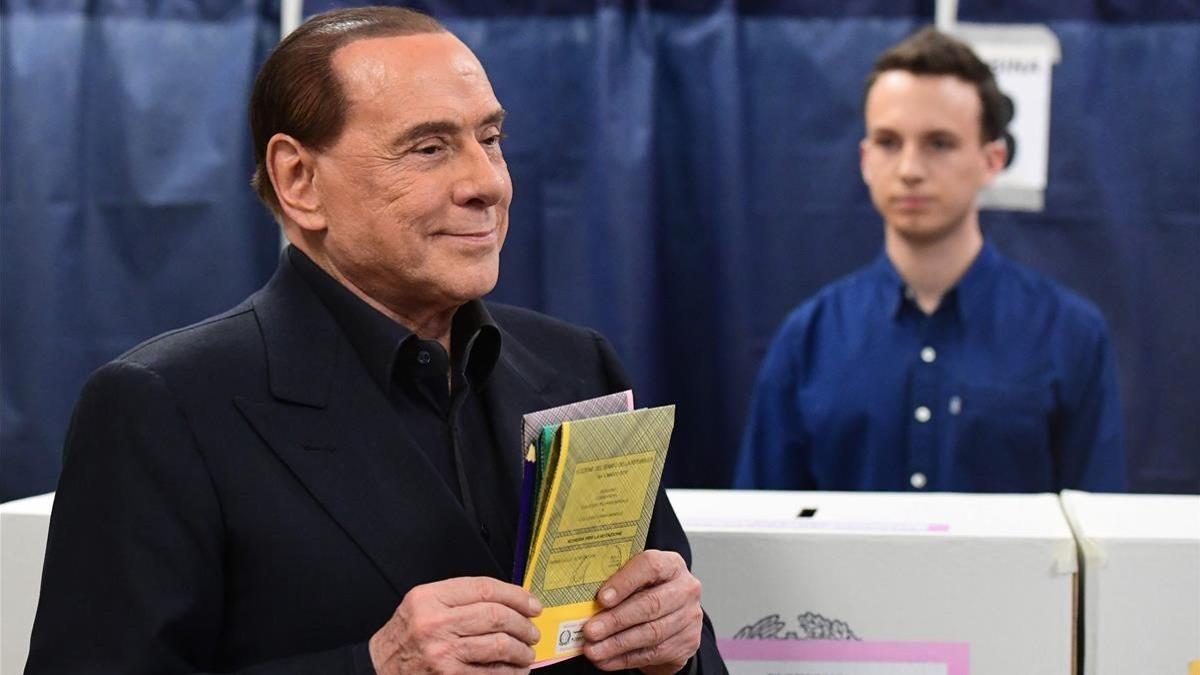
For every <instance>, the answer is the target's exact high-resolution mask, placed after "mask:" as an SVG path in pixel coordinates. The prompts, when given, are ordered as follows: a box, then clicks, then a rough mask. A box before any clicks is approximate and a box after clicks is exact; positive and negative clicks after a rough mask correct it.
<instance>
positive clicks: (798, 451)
mask: <svg viewBox="0 0 1200 675" xmlns="http://www.w3.org/2000/svg"><path fill="white" fill-rule="evenodd" d="M910 295H911V293H910V292H909V291H908V289H907V287H906V286H905V284H904V281H903V280H902V279H901V278H900V276H899V274H897V272H896V270H895V268H894V267H893V266H892V264H891V261H890V260H889V259H888V258H887V256H886V255H885V254H881V255H880V256H879V258H878V259H877V260H876V261H875V262H874V263H872V264H871V265H869V266H867V267H864V268H862V269H860V270H858V271H857V272H855V273H854V274H851V275H850V276H848V277H846V278H844V279H842V280H840V281H837V282H835V283H833V284H831V285H829V286H826V287H825V288H823V289H822V290H821V291H820V292H819V293H817V295H816V296H814V297H813V298H811V299H809V300H808V301H806V302H805V303H804V304H802V305H800V307H799V308H797V309H796V310H794V311H793V312H792V313H791V314H790V315H789V316H788V317H787V319H786V320H785V321H784V324H783V327H782V328H781V329H780V331H779V334H778V335H776V337H775V339H774V341H773V342H772V344H771V347H770V349H769V351H768V353H767V356H766V359H765V361H764V362H763V365H762V370H761V371H760V373H759V376H758V381H757V384H756V385H755V391H754V396H753V399H752V401H751V404H750V414H749V420H748V421H747V425H746V430H745V435H744V437H743V439H742V447H741V454H740V457H739V459H738V464H737V469H736V473H735V477H734V487H738V488H775V489H797V490H889V491H899V490H943V491H961V492H1047V491H1049V492H1056V491H1058V490H1061V489H1064V488H1077V489H1082V490H1092V491H1123V490H1124V489H1125V455H1124V449H1123V446H1122V425H1121V410H1120V404H1119V401H1118V394H1117V380H1116V369H1115V365H1114V363H1113V355H1112V348H1111V346H1110V344H1109V338H1108V329H1107V327H1106V326H1105V323H1104V319H1103V317H1102V316H1101V314H1100V312H1099V310H1098V309H1097V308H1096V307H1095V306H1093V305H1092V304H1091V303H1089V302H1088V301H1086V300H1084V299H1083V298H1081V297H1079V296H1078V295H1075V294H1074V293H1072V292H1070V291H1068V290H1066V289H1065V288H1063V287H1061V286H1059V285H1058V284H1056V283H1054V282H1052V281H1050V280H1049V279H1046V278H1044V277H1042V276H1040V275H1038V274H1036V273H1035V272H1033V271H1031V270H1029V269H1027V268H1025V267H1022V266H1020V265H1018V264H1016V263H1014V262H1012V261H1010V260H1008V259H1006V258H1004V257H1003V256H1001V255H1000V254H999V253H997V252H996V250H995V249H994V248H992V246H991V245H990V244H987V243H985V244H984V246H983V249H982V250H981V252H980V253H979V255H978V256H977V258H976V259H975V261H974V262H973V263H972V264H971V266H970V268H969V269H968V270H967V272H966V273H965V274H964V275H963V278H962V279H961V280H960V281H959V283H958V284H957V285H956V286H955V287H954V288H953V289H952V290H950V291H949V293H947V294H946V296H945V297H944V298H943V300H942V303H941V305H940V306H939V307H938V309H937V311H936V312H934V313H933V314H932V315H926V314H924V313H923V312H922V311H921V310H920V309H919V308H918V307H917V305H916V303H915V300H914V299H912V298H910V297H909V296H910Z"/></svg>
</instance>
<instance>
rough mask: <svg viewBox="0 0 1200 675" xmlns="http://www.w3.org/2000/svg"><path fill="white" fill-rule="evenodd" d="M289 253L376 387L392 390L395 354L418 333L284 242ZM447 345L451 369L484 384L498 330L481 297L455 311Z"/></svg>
mask: <svg viewBox="0 0 1200 675" xmlns="http://www.w3.org/2000/svg"><path fill="white" fill-rule="evenodd" d="M287 255H288V259H289V260H290V261H291V263H292V266H293V267H295V268H296V271H297V272H299V273H300V276H301V277H302V278H303V279H304V280H305V281H306V282H307V283H308V285H309V286H310V287H311V288H312V290H313V292H314V293H315V294H316V295H317V297H318V298H319V299H320V300H321V303H322V304H324V305H325V307H326V309H328V310H329V313H330V314H332V315H333V318H334V321H336V322H337V324H338V326H339V327H341V329H342V331H343V332H344V333H345V334H346V339H347V340H349V342H350V345H351V346H352V347H353V348H354V351H355V352H357V353H358V356H359V358H360V359H361V360H362V362H363V365H364V366H366V368H367V372H368V373H369V374H370V375H371V378H372V379H373V380H375V382H376V384H378V385H379V387H380V389H382V390H383V391H385V392H387V391H390V390H391V385H392V383H393V381H394V378H395V377H396V374H397V370H396V357H397V355H398V354H399V353H400V350H401V348H402V347H403V346H404V345H405V344H407V343H408V342H409V341H411V340H417V339H419V338H418V337H417V336H416V335H415V334H414V333H413V332H412V331H411V330H409V329H408V328H407V327H406V326H403V325H401V324H399V323H397V322H395V321H393V320H392V319H391V318H389V317H388V316H387V315H385V314H383V313H382V312H380V311H379V310H377V309H375V308H374V307H372V306H371V305H369V304H367V302H366V301H364V300H363V299H362V298H360V297H358V296H357V295H355V294H354V293H353V292H352V291H351V290H350V289H348V288H346V287H345V286H343V285H342V284H341V283H339V282H338V281H337V280H336V279H334V278H333V277H331V276H329V274H328V273H327V272H326V271H325V270H323V269H321V267H320V266H318V265H317V264H316V263H314V262H313V261H312V260H311V259H310V258H309V257H308V256H307V255H305V254H304V252H303V251H301V250H300V249H298V248H296V247H295V246H288V249H287ZM450 349H451V352H452V353H451V355H450V366H451V368H453V369H455V371H456V372H459V373H462V374H464V375H466V377H467V381H468V382H470V383H471V385H472V386H474V387H476V388H478V387H481V386H483V384H484V383H485V382H486V381H487V378H488V376H489V375H491V373H492V369H493V368H495V366H496V361H497V360H498V359H499V358H500V329H499V327H498V326H497V325H496V322H495V321H494V320H493V319H492V316H491V314H490V313H489V312H488V310H487V307H486V306H485V305H484V304H483V302H482V301H481V300H472V301H470V302H468V303H466V304H464V305H463V306H462V307H459V308H458V311H456V312H455V313H454V319H453V323H452V324H451V329H450Z"/></svg>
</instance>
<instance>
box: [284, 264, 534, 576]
mask: <svg viewBox="0 0 1200 675" xmlns="http://www.w3.org/2000/svg"><path fill="white" fill-rule="evenodd" d="M288 258H289V260H290V261H291V263H292V265H293V266H294V267H295V268H296V271H298V272H299V273H300V276H301V277H303V278H304V280H305V281H306V282H307V283H308V285H309V286H310V287H311V288H312V290H313V292H314V293H315V294H316V295H317V297H318V298H320V300H321V302H322V303H323V304H324V305H325V307H326V308H327V309H328V310H329V312H330V314H332V315H333V318H334V320H335V321H336V322H337V324H338V326H340V327H341V329H342V331H343V332H344V333H345V334H346V339H347V340H348V341H349V342H350V345H351V346H352V347H353V349H354V351H355V353H356V354H357V355H358V358H359V359H360V360H361V361H362V364H363V366H364V367H365V368H366V370H367V372H368V373H369V374H370V376H371V379H372V380H374V382H375V384H376V385H378V386H379V389H380V391H381V392H383V395H384V396H385V397H387V399H388V401H390V402H391V404H392V408H393V409H394V410H395V411H396V423H397V424H398V425H400V427H401V428H403V429H404V430H405V431H406V432H407V433H408V434H409V436H411V437H412V439H413V441H414V444H415V445H416V446H417V447H419V448H421V451H422V452H423V453H424V454H425V457H426V458H427V459H428V460H429V463H430V464H431V465H432V466H433V467H434V468H435V469H436V470H437V473H438V474H440V475H441V477H442V479H443V480H444V481H445V483H446V487H447V489H448V490H450V492H451V493H453V494H454V496H455V497H457V498H458V501H459V503H460V504H461V505H462V506H463V509H464V511H465V512H466V514H467V516H468V517H469V518H471V519H472V520H473V521H474V522H475V524H476V525H477V526H478V527H479V532H480V534H481V535H482V536H483V538H484V540H485V541H486V542H487V544H488V546H489V547H490V548H491V550H492V555H493V556H495V558H496V562H497V563H498V564H499V566H500V569H502V570H508V569H509V568H510V567H511V565H512V560H513V539H514V535H515V531H516V519H517V509H518V502H517V491H518V487H519V486H516V485H513V484H511V479H510V478H509V477H508V476H509V475H510V474H509V473H508V472H506V471H504V470H503V464H502V462H503V461H504V459H505V458H506V457H508V455H507V454H502V453H508V454H513V453H516V454H517V455H518V456H519V452H520V448H515V447H514V448H507V449H506V448H503V447H502V446H501V444H499V443H497V442H496V437H495V433H494V431H493V429H492V424H491V420H489V419H488V416H487V415H486V413H485V411H484V407H483V400H482V396H481V390H482V389H483V387H484V385H485V384H486V383H487V379H488V376H489V375H491V372H492V369H493V368H494V367H495V365H496V360H497V359H498V358H499V356H500V329H499V328H498V327H497V326H496V324H495V322H494V321H493V320H492V317H491V315H490V314H489V313H488V311H487V308H486V307H485V306H484V304H483V302H481V301H479V300H473V301H471V302H468V303H466V304H465V305H463V306H462V307H460V308H459V309H458V311H457V312H456V313H455V315H454V319H453V323H452V326H451V331H450V349H451V353H450V354H447V353H446V350H445V349H444V348H443V347H442V345H441V344H440V343H439V342H438V341H437V340H423V339H421V338H420V337H419V336H418V335H416V334H415V333H413V332H412V331H411V330H409V329H408V328H406V327H405V326H402V325H400V324H399V323H396V322H395V321H393V320H392V319H390V318H389V317H387V316H386V315H384V314H383V313H382V312H380V311H379V310H377V309H375V308H374V307H372V306H371V305H369V304H367V302H366V301H364V300H363V299H361V298H359V297H358V296H357V295H355V294H354V293H353V292H352V291H351V290H350V289H348V288H346V287H345V286H343V285H342V284H341V283H340V282H338V281H337V280H336V279H334V278H333V277H331V276H329V274H328V273H326V272H325V271H324V270H323V269H321V268H320V267H319V266H317V265H316V263H314V262H312V260H310V259H309V258H308V256H306V255H305V254H304V253H303V252H302V251H300V250H299V249H297V248H296V247H294V246H289V247H288ZM396 451H397V452H403V451H404V448H396ZM508 459H513V458H512V457H508ZM513 461H516V460H515V459H514V460H513ZM408 515H411V514H397V517H405V516H408ZM506 581H507V579H506Z"/></svg>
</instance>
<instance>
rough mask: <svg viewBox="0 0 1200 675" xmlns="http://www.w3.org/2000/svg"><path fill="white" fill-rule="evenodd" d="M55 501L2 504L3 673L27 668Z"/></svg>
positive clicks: (9, 674)
mask: <svg viewBox="0 0 1200 675" xmlns="http://www.w3.org/2000/svg"><path fill="white" fill-rule="evenodd" d="M53 504H54V493H50V494H45V495H38V496H36V497H29V498H27V499H18V500H16V501H12V502H7V503H5V504H0V675H19V673H21V672H23V671H24V670H25V657H26V656H28V654H29V633H30V631H32V630H33V615H34V612H35V611H36V610H37V599H38V590H39V589H40V587H41V582H42V559H43V558H45V557H46V535H47V534H48V533H49V531H50V508H51V506H53ZM81 602H82V600H81Z"/></svg>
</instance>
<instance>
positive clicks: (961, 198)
mask: <svg viewBox="0 0 1200 675" xmlns="http://www.w3.org/2000/svg"><path fill="white" fill-rule="evenodd" d="M981 106H982V104H981V103H980V100H979V94H978V93H977V91H976V89H975V87H974V85H972V84H970V83H968V82H966V81H964V80H960V79H958V78H957V77H953V76H950V75H914V74H912V73H910V72H907V71H903V70H890V71H886V72H884V73H882V74H880V75H879V77H878V78H877V79H876V80H875V84H874V85H873V86H872V87H871V90H870V91H869V92H868V94H867V105H866V125H867V135H866V138H864V139H863V140H862V143H861V144H860V146H859V150H860V157H861V166H862V175H863V180H864V181H866V183H867V187H868V188H869V189H870V191H871V201H872V202H874V203H875V208H876V209H878V211H879V213H880V214H881V215H882V216H883V219H884V222H885V224H886V225H887V227H888V228H889V230H891V231H892V232H893V233H894V234H896V235H898V236H899V237H901V238H903V239H905V240H907V241H910V242H914V243H916V242H928V241H937V240H940V239H942V238H944V237H946V236H948V235H950V234H952V233H953V232H955V231H957V230H958V229H959V228H961V227H963V226H965V225H967V224H969V223H974V222H977V221H976V218H977V207H976V201H975V200H976V196H977V194H978V192H979V190H980V189H981V188H982V187H984V186H985V185H987V184H988V183H989V182H990V181H991V180H992V179H993V178H994V177H995V176H996V174H997V173H999V171H1000V169H1002V168H1003V162H1004V149H1003V143H1002V142H991V143H987V144H984V143H983V142H982V138H981V136H982V130H981V128H980V114H981V109H982V108H981Z"/></svg>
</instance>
